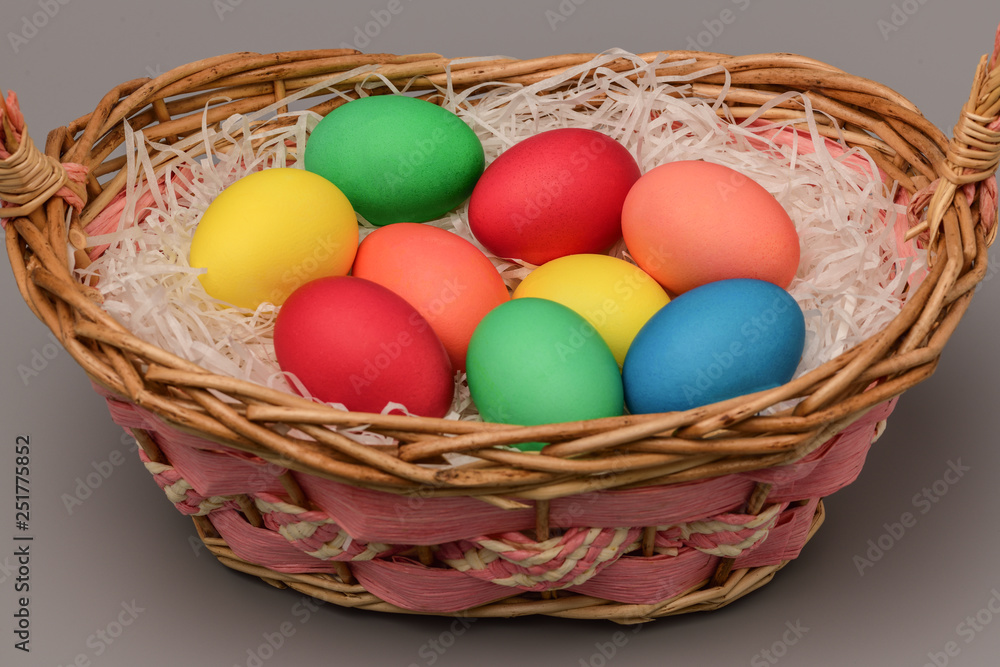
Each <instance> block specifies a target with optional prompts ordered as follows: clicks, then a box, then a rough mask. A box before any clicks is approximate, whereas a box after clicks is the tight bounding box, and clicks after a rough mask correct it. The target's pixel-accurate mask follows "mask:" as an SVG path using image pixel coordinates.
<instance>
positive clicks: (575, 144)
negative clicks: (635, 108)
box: [469, 128, 640, 264]
mask: <svg viewBox="0 0 1000 667" xmlns="http://www.w3.org/2000/svg"><path fill="white" fill-rule="evenodd" d="M639 174H640V172H639V167H638V165H637V164H636V162H635V159H634V158H633V157H632V155H631V154H630V153H629V152H628V150H627V149H625V147H624V146H622V145H621V144H619V143H618V142H617V141H615V140H614V139H612V138H611V137H609V136H607V135H605V134H602V133H600V132H597V131H594V130H586V129H581V128H563V129H557V130H549V131H547V132H542V133H540V134H536V135H534V136H531V137H528V138H527V139H525V140H523V141H521V142H519V143H518V144H516V145H514V146H512V147H511V148H509V149H507V150H506V151H505V152H504V153H502V154H501V155H500V156H499V157H498V158H497V159H496V160H494V161H493V162H492V163H490V165H489V166H488V167H486V170H485V171H484V172H483V175H482V176H481V177H480V179H479V182H478V183H477V184H476V187H475V189H474V190H473V191H472V197H471V199H470V200H469V227H470V228H471V229H472V233H473V234H474V235H475V237H476V238H477V239H478V240H479V242H480V243H482V244H483V246H484V247H485V248H486V249H487V250H489V251H490V252H492V253H493V254H495V255H496V256H497V257H503V258H508V259H520V260H523V261H526V262H529V263H531V264H544V263H545V262H548V261H549V260H552V259H556V258H557V257H563V256H565V255H573V254H579V253H602V252H604V251H606V250H607V249H608V248H610V247H611V246H612V245H613V244H614V243H615V242H616V241H617V240H618V239H619V238H621V211H622V204H623V203H624V201H625V197H626V195H627V194H628V191H629V188H631V187H632V185H633V184H634V183H635V182H636V180H637V179H638V178H639Z"/></svg>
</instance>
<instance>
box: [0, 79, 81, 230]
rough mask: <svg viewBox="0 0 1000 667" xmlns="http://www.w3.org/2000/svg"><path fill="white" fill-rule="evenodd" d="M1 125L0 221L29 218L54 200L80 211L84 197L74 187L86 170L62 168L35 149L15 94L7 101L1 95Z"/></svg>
mask: <svg viewBox="0 0 1000 667" xmlns="http://www.w3.org/2000/svg"><path fill="white" fill-rule="evenodd" d="M0 121H2V122H0V130H2V132H0V138H2V141H0V200H2V201H3V205H4V207H3V208H2V209H0V218H4V219H6V218H20V217H28V216H30V215H31V214H32V213H34V212H35V211H37V210H38V209H39V208H40V207H41V206H42V205H43V204H45V203H46V202H47V201H49V200H50V199H51V198H52V197H53V196H60V197H62V198H63V199H65V200H66V202H67V203H68V204H70V205H71V206H73V207H75V208H77V209H80V208H82V207H83V203H84V200H83V197H82V196H81V195H80V193H79V192H76V191H75V190H74V187H76V186H77V184H81V185H82V183H83V182H84V179H85V177H86V176H85V174H86V169H85V168H84V167H82V166H80V165H75V164H67V165H63V164H62V163H60V162H59V160H57V159H56V158H54V157H52V156H50V155H45V154H44V153H42V152H41V151H40V150H39V149H38V147H37V146H35V143H34V142H33V141H32V140H31V137H30V136H28V126H27V124H26V123H25V122H24V117H23V116H22V115H21V110H20V108H19V107H18V103H17V95H16V94H15V93H14V91H9V93H8V95H7V97H6V99H4V96H3V94H2V92H0ZM71 186H73V187H71Z"/></svg>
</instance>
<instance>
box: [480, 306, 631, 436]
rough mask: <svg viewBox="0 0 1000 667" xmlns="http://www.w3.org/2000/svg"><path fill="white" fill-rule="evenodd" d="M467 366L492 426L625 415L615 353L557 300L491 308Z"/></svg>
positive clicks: (483, 320) (592, 328) (575, 314)
mask: <svg viewBox="0 0 1000 667" xmlns="http://www.w3.org/2000/svg"><path fill="white" fill-rule="evenodd" d="M466 364H467V372H468V381H469V390H470V392H471V393H472V400H473V401H474V402H475V404H476V407H477V408H478V409H479V413H480V414H481V415H482V417H483V419H484V420H486V421H490V422H499V423H503V424H520V425H524V426H535V425H538V424H551V423H558V422H569V421H578V420H585V419H599V418H601V417H614V416H618V415H621V414H622V413H623V412H624V410H625V399H624V390H623V388H622V380H621V374H620V373H619V371H618V362H617V361H615V356H614V354H613V353H612V352H611V349H610V348H609V347H608V345H607V343H605V342H604V339H603V338H601V336H600V334H598V333H597V331H596V330H595V329H594V327H593V326H592V325H591V324H590V323H589V322H587V320H585V319H584V318H583V317H582V316H580V315H578V314H577V313H576V312H574V311H572V310H570V309H569V308H567V307H566V306H564V305H562V304H560V303H556V302H555V301H549V300H547V299H539V298H534V297H525V298H521V299H514V300H512V301H509V302H507V303H504V304H501V305H500V306H497V307H496V308H494V309H493V310H491V311H490V312H489V313H487V315H486V317H484V318H483V319H482V320H481V321H480V323H479V325H478V326H477V327H476V330H475V332H474V333H473V334H472V340H471V341H470V342H469V350H468V354H467V356H466ZM542 445H543V443H537V442H531V443H520V444H518V445H515V446H516V447H518V448H519V449H522V450H537V449H540V448H541V447H542Z"/></svg>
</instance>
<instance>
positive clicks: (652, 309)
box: [514, 254, 670, 366]
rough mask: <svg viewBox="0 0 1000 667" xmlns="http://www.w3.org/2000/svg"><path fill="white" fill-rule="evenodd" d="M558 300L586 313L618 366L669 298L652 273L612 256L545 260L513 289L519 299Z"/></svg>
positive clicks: (579, 256) (588, 255)
mask: <svg viewBox="0 0 1000 667" xmlns="http://www.w3.org/2000/svg"><path fill="white" fill-rule="evenodd" d="M520 297H538V298H541V299H549V300H550V301H556V302H558V303H561V304H562V305H564V306H566V307H568V308H570V309H571V310H574V311H576V312H577V313H578V314H580V315H582V316H583V317H584V319H586V320H587V321H588V322H590V324H591V325H592V326H593V327H594V329H595V330H596V331H597V333H598V334H600V336H601V337H602V338H603V339H604V342H606V343H607V344H608V347H610V348H611V352H612V353H614V355H615V360H617V361H618V365H619V366H621V364H622V363H623V362H624V361H625V353H626V352H627V351H628V348H629V345H631V344H632V339H633V338H635V335H636V334H637V333H639V329H641V328H642V325H643V324H645V323H646V322H647V321H648V320H649V318H651V317H652V316H653V315H654V314H655V313H656V311H658V310H659V309H660V308H662V307H663V306H665V305H667V302H668V301H670V298H669V297H668V296H667V293H666V292H665V291H664V290H663V288H662V287H660V285H659V284H657V282H656V281H655V280H653V279H652V278H651V277H650V276H649V274H647V273H646V272H645V271H643V270H642V269H640V268H639V267H637V266H635V265H634V264H630V263H628V262H626V261H625V260H623V259H618V258H617V257H610V256H607V255H590V254H580V255H566V256H565V257H559V258H557V259H553V260H552V261H549V262H546V263H545V264H542V265H541V266H540V267H538V268H537V269H535V270H534V271H532V272H531V273H529V274H528V276H527V277H526V278H525V279H524V280H523V281H522V282H521V284H520V285H518V287H517V289H516V290H514V298H515V299H517V298H520Z"/></svg>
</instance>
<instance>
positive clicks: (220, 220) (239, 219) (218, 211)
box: [190, 168, 358, 310]
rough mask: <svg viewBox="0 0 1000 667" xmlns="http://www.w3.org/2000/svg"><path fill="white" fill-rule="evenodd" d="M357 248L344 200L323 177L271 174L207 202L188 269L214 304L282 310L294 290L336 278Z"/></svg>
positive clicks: (256, 175) (285, 171) (252, 177)
mask: <svg viewBox="0 0 1000 667" xmlns="http://www.w3.org/2000/svg"><path fill="white" fill-rule="evenodd" d="M357 248H358V220H357V217H356V216H355V215H354V209H353V208H352V207H351V203H350V202H349V201H348V200H347V197H345V196H344V194H343V193H342V192H341V191H340V190H339V189H338V188H337V186H335V185H333V184H332V183H331V182H330V181H328V180H326V179H325V178H323V177H322V176H317V175H316V174H313V173H310V172H308V171H305V170H303V169H293V168H272V169H264V170H262V171H257V172H253V173H251V174H248V175H247V176H244V177H243V178H241V179H240V180H238V181H236V182H235V183H233V184H232V185H230V186H229V187H227V188H226V189H225V190H223V191H222V192H221V193H219V195H218V196H217V197H216V198H215V200H213V201H212V203H211V204H209V206H208V208H207V209H206V210H205V213H204V214H203V215H202V218H201V221H200V222H199V223H198V227H197V228H196V229H195V232H194V236H193V238H192V239H191V255H190V259H191V266H192V267H195V268H204V269H206V271H205V273H203V274H201V275H200V276H198V278H199V279H200V280H201V284H202V285H203V286H204V287H205V290H206V291H207V292H208V293H209V294H210V295H212V296H213V297H215V298H216V299H219V300H221V301H225V302H227V303H231V304H233V305H235V306H240V307H242V308H249V309H251V310H253V309H256V308H257V306H259V305H260V304H261V303H263V302H265V301H267V302H270V303H273V304H275V305H280V304H282V303H283V302H284V301H285V299H286V298H288V295H289V294H291V293H292V292H293V291H294V290H295V289H296V288H298V287H299V286H301V285H303V284H305V283H307V282H309V281H310V280H313V279H315V278H321V277H325V276H343V275H346V274H347V272H348V271H350V269H351V264H352V262H353V261H354V255H355V253H356V252H357Z"/></svg>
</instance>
